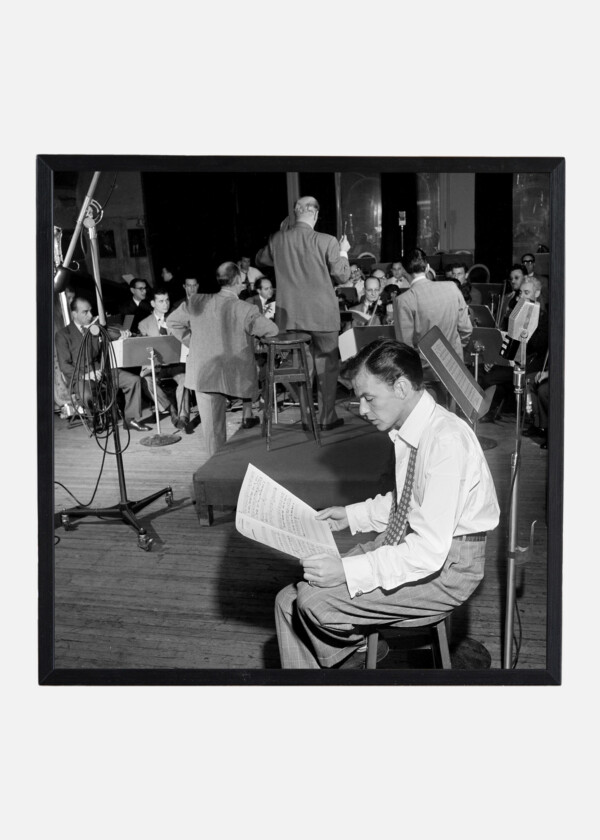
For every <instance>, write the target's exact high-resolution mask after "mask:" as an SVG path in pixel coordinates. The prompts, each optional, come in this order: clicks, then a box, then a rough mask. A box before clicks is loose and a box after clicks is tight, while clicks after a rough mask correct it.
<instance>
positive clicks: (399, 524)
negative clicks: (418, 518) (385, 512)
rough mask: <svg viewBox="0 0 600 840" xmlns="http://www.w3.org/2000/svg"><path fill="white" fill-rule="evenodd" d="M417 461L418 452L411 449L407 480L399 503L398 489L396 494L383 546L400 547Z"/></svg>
mask: <svg viewBox="0 0 600 840" xmlns="http://www.w3.org/2000/svg"><path fill="white" fill-rule="evenodd" d="M416 460H417V450H416V449H415V447H414V446H411V447H410V455H409V457H408V467H407V468H406V478H405V479H404V487H403V488H402V495H401V497H400V501H398V488H396V491H395V493H394V509H393V511H392V515H391V516H390V521H389V522H388V526H387V528H386V532H385V537H384V538H383V542H382V543H381V544H382V545H398V543H399V542H400V540H401V539H402V537H403V536H404V531H405V529H406V523H407V520H408V510H409V506H410V498H411V496H412V488H413V484H414V480H415V461H416Z"/></svg>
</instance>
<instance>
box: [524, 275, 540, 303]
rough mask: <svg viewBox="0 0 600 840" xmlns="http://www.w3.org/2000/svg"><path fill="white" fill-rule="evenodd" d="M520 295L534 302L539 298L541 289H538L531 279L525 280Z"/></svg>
mask: <svg viewBox="0 0 600 840" xmlns="http://www.w3.org/2000/svg"><path fill="white" fill-rule="evenodd" d="M519 296H520V297H522V298H525V300H531V301H533V303H535V301H536V300H537V299H538V298H539V296H540V290H539V289H536V288H535V286H534V285H533V283H532V282H531V280H524V281H523V282H522V283H521V290H520V295H519Z"/></svg>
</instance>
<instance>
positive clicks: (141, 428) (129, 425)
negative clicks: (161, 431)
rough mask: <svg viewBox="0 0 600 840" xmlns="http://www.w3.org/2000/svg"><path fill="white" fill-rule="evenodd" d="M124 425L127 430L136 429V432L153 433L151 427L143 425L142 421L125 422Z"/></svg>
mask: <svg viewBox="0 0 600 840" xmlns="http://www.w3.org/2000/svg"><path fill="white" fill-rule="evenodd" d="M123 425H124V426H125V428H126V429H135V431H136V432H151V431H152V428H151V426H147V425H146V424H145V423H142V421H141V420H125V421H124V423H123Z"/></svg>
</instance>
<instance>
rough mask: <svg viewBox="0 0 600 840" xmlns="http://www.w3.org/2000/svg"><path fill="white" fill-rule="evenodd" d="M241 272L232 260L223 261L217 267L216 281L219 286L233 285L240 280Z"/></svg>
mask: <svg viewBox="0 0 600 840" xmlns="http://www.w3.org/2000/svg"><path fill="white" fill-rule="evenodd" d="M241 279H242V273H241V271H240V269H239V266H237V265H236V264H235V263H234V262H224V263H221V265H220V266H219V267H218V268H217V283H218V284H219V286H234V285H235V284H236V283H238V282H239V281H241Z"/></svg>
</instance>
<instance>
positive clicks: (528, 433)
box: [523, 426, 546, 437]
mask: <svg viewBox="0 0 600 840" xmlns="http://www.w3.org/2000/svg"><path fill="white" fill-rule="evenodd" d="M523 437H546V429H542V428H541V427H540V426H529V428H527V429H523Z"/></svg>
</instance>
